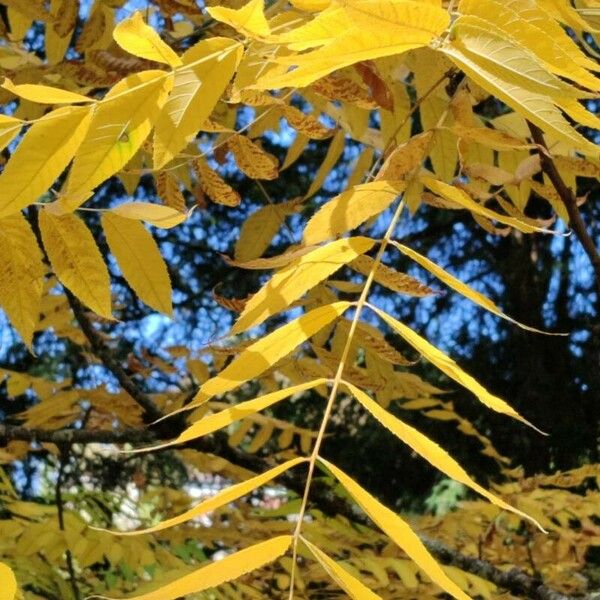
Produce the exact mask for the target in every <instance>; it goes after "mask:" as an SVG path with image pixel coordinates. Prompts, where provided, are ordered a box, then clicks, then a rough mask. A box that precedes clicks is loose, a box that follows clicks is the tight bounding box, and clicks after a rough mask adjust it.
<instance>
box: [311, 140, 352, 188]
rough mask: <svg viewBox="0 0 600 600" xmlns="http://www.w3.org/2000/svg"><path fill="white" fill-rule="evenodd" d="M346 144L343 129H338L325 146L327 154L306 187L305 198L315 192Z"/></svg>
mask: <svg viewBox="0 0 600 600" xmlns="http://www.w3.org/2000/svg"><path fill="white" fill-rule="evenodd" d="M345 145H346V134H345V133H344V130H343V129H339V130H338V132H337V133H336V134H335V136H334V137H333V139H332V140H331V143H330V144H329V147H328V148H327V154H326V155H325V158H324V159H323V162H322V163H321V166H320V167H319V170H318V171H317V173H316V175H315V176H314V178H313V180H312V182H311V184H310V187H309V188H308V192H306V198H310V197H311V196H312V195H313V194H316V193H317V192H318V191H319V190H320V189H321V186H322V185H323V182H324V181H325V178H326V177H327V175H329V172H330V171H331V169H333V167H334V166H335V163H336V162H337V161H338V159H339V158H340V156H341V155H342V152H344V147H345Z"/></svg>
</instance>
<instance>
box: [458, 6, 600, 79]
mask: <svg viewBox="0 0 600 600" xmlns="http://www.w3.org/2000/svg"><path fill="white" fill-rule="evenodd" d="M517 2H520V6H517V5H515V6H511V5H510V3H505V2H498V1H497V0H462V1H461V2H460V5H459V11H460V12H461V13H463V14H470V15H475V16H477V17H480V18H482V19H486V20H487V21H489V25H488V26H489V27H490V28H494V29H495V30H503V31H504V32H506V33H507V34H508V35H509V36H511V37H512V38H513V39H514V40H515V41H516V42H518V43H520V44H521V45H522V46H524V47H525V48H527V49H528V50H529V51H531V52H534V53H535V55H536V57H537V59H538V60H539V61H540V62H541V63H542V64H543V65H544V66H545V67H546V68H547V69H550V70H551V71H552V72H554V73H556V74H557V75H560V76H561V77H567V78H568V79H571V80H572V81H575V82H577V83H579V84H580V85H582V86H584V87H587V88H589V89H592V90H599V89H600V79H598V78H596V77H594V76H593V75H592V74H591V73H589V72H588V71H586V69H585V68H584V66H583V65H589V66H591V68H598V65H596V64H594V63H593V62H592V61H590V59H589V58H588V57H587V56H585V54H584V53H583V52H581V50H580V48H579V47H578V46H577V45H576V44H573V42H572V40H571V39H570V38H568V37H567V36H566V34H565V32H564V31H563V29H562V28H561V27H560V26H558V25H557V23H556V22H554V21H553V20H552V19H551V18H550V17H549V15H548V14H547V13H545V12H543V11H541V10H539V9H537V8H534V7H533V6H532V5H531V4H530V3H529V2H523V1H522V0H517ZM513 4H514V3H513ZM528 4H529V6H527V5H528ZM519 10H522V11H527V14H519V12H518V11H519ZM532 10H535V11H536V14H537V17H538V18H537V19H536V20H533V19H532V16H533V15H532ZM556 34H558V35H556ZM564 37H567V44H566V45H564V44H563V43H561V42H563V41H564ZM576 57H579V59H580V60H582V61H583V62H582V63H581V64H578V63H577V61H576V60H575V58H576ZM590 63H591V64H590ZM588 68H589V67H588Z"/></svg>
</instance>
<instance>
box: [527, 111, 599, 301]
mask: <svg viewBox="0 0 600 600" xmlns="http://www.w3.org/2000/svg"><path fill="white" fill-rule="evenodd" d="M528 125H529V131H531V137H532V139H533V141H534V142H535V143H536V144H537V145H538V146H539V148H540V150H539V151H538V153H539V156H540V163H541V166H542V171H543V172H544V173H545V174H546V175H547V176H548V179H550V181H551V182H552V185H553V186H554V189H555V190H556V192H557V193H558V195H559V196H560V199H561V200H562V202H563V204H564V205H565V208H566V209H567V214H568V215H569V224H570V225H571V229H572V230H573V232H574V233H575V235H576V236H577V239H578V240H579V242H580V243H581V245H582V246H583V249H584V251H585V253H586V254H587V256H588V258H589V259H590V262H591V263H592V267H593V268H594V273H595V274H596V285H597V286H598V289H599V290H600V254H599V253H598V249H597V248H596V245H595V244H594V240H593V239H592V237H591V235H590V234H589V233H588V230H587V229H586V226H585V223H584V222H583V218H582V217H581V213H580V212H579V208H578V207H577V199H576V197H575V193H574V192H573V190H571V189H570V188H569V187H567V184H566V183H565V182H564V181H563V178H562V177H561V176H560V173H559V172H558V169H557V168H556V165H555V164H554V161H553V160H552V158H551V156H550V153H549V152H548V146H547V145H546V140H545V139H544V134H543V133H542V130H541V129H540V128H539V127H538V126H537V125H534V124H533V123H530V122H529V121H528Z"/></svg>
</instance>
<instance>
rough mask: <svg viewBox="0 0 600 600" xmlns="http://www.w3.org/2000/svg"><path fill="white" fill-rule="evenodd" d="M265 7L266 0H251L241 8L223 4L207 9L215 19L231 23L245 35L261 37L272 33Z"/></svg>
mask: <svg viewBox="0 0 600 600" xmlns="http://www.w3.org/2000/svg"><path fill="white" fill-rule="evenodd" d="M264 7H265V2H264V0H250V2H248V4H246V5H244V6H242V8H240V9H239V10H235V9H233V8H224V7H221V6H209V7H207V9H206V10H207V12H208V14H209V15H210V16H211V17H212V18H213V19H216V20H217V21H221V22H222V23H227V25H231V27H233V28H234V29H237V30H238V31H240V32H241V33H243V34H244V35H248V36H250V37H255V36H257V37H261V36H266V35H269V34H270V33H271V29H270V27H269V24H268V23H267V19H266V17H265V10H264Z"/></svg>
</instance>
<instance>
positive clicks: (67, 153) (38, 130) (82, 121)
mask: <svg viewBox="0 0 600 600" xmlns="http://www.w3.org/2000/svg"><path fill="white" fill-rule="evenodd" d="M90 117H91V107H87V106H80V107H71V106H65V107H62V108H57V109H56V110H53V111H52V112H50V113H48V114H47V115H44V116H43V117H42V118H41V119H38V120H37V121H36V122H35V123H34V124H33V125H32V126H31V128H30V129H29V131H28V132H27V133H26V134H25V135H24V137H23V139H22V140H21V142H20V144H19V146H18V147H17V149H16V150H15V152H14V153H13V155H12V156H11V158H10V160H9V161H8V164H7V165H6V167H5V168H4V172H3V173H2V175H0V190H2V194H1V195H0V218H1V217H5V216H7V215H10V214H14V213H16V212H18V211H19V210H21V209H22V208H24V207H25V206H27V205H28V204H31V203H32V202H35V201H36V200H37V199H38V198H39V197H40V196H41V195H42V194H43V193H44V192H46V191H47V190H48V189H49V188H50V186H51V185H52V184H53V183H54V181H55V180H56V178H57V177H58V176H59V175H60V174H61V173H62V172H63V170H64V169H65V167H66V166H67V165H68V164H69V162H70V161H71V158H73V155H74V154H75V152H76V151H77V148H78V147H79V145H80V144H81V142H82V140H83V137H84V135H85V132H86V131H87V128H88V126H89V124H90Z"/></svg>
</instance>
